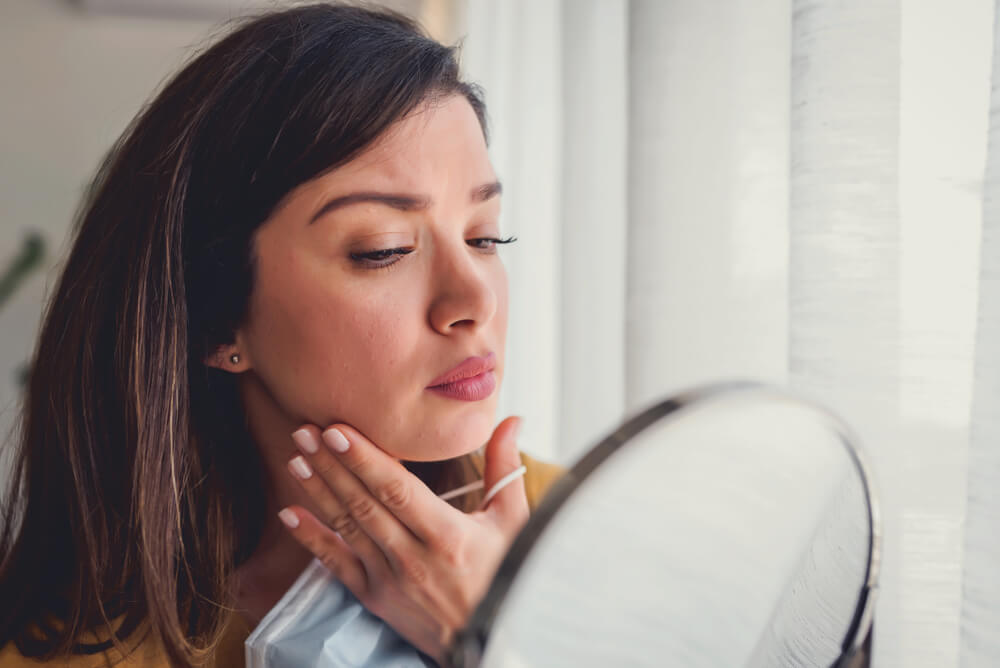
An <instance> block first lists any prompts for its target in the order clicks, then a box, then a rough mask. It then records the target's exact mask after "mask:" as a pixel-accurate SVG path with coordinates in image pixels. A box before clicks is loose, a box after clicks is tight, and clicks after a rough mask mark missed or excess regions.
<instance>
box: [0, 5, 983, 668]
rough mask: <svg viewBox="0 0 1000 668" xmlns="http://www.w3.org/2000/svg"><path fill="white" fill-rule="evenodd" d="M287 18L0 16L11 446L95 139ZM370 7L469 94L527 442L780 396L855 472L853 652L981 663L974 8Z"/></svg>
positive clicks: (214, 13)
mask: <svg viewBox="0 0 1000 668" xmlns="http://www.w3.org/2000/svg"><path fill="white" fill-rule="evenodd" d="M287 4H293V3H282V2H268V3H264V2H249V1H239V0H77V1H75V2H74V1H72V0H2V2H0V429H2V430H3V431H2V433H3V434H6V433H7V432H8V430H9V428H10V426H11V424H12V423H13V415H14V413H15V411H16V408H17V400H18V397H19V392H20V389H19V388H20V379H21V376H22V374H23V371H24V363H25V362H26V361H27V360H28V358H29V357H30V355H31V351H32V348H33V345H34V337H35V335H36V333H37V330H38V325H39V316H40V313H41V310H42V306H43V303H44V300H45V297H46V294H47V291H48V290H49V289H50V288H51V286H52V285H53V283H54V280H55V278H56V277H57V275H58V269H59V264H60V261H61V259H62V257H63V256H64V254H65V252H66V250H67V247H68V246H67V244H68V241H69V238H68V232H69V226H70V222H71V219H72V216H73V213H74V211H75V208H76V206H77V205H78V203H79V198H80V196H81V194H82V192H83V188H84V186H85V184H86V183H87V181H88V180H89V179H90V178H91V176H92V175H93V172H94V170H95V169H96V167H97V164H98V161H99V160H100V158H101V156H102V155H103V153H104V152H105V151H106V150H107V149H108V148H109V147H110V145H111V144H112V142H113V141H114V139H115V138H116V137H117V136H118V135H119V134H120V133H121V131H122V130H123V129H124V128H125V126H126V124H127V123H128V121H129V120H130V119H131V118H132V117H133V116H134V115H135V114H136V113H137V111H138V110H139V109H140V108H141V106H142V104H143V103H144V101H146V100H147V99H149V98H150V96H151V95H153V94H154V93H155V91H156V90H158V89H159V87H160V86H161V85H162V83H163V82H164V80H165V78H166V77H168V76H169V75H170V74H171V73H173V72H174V71H176V69H177V68H178V67H179V66H180V65H181V64H182V63H183V62H184V61H185V60H186V59H187V58H188V57H189V56H190V55H191V53H192V52H193V50H195V49H197V48H198V47H199V46H200V45H203V44H204V43H206V41H210V40H211V38H212V36H213V35H215V34H218V32H219V31H220V30H221V29H222V28H221V27H220V26H221V24H222V22H224V21H225V20H227V19H229V18H232V17H234V16H238V15H240V14H241V13H243V12H246V11H251V10H257V9H260V8H266V7H276V6H284V5H287ZM381 4H386V5H389V6H392V7H394V8H396V9H399V10H401V11H404V12H406V13H409V14H411V15H413V16H415V17H417V18H418V19H419V20H420V21H421V22H422V23H423V24H424V26H425V27H426V28H427V29H428V31H429V32H430V33H431V34H433V35H434V36H435V37H437V38H438V39H440V40H441V41H443V42H445V43H449V44H454V43H458V42H462V45H463V49H462V64H463V68H464V70H465V72H466V76H467V77H468V78H469V79H471V80H473V81H477V82H479V83H481V84H482V85H483V86H484V87H485V89H486V100H487V105H488V108H489V115H490V118H491V124H492V139H493V141H492V145H491V154H492V157H493V160H494V165H495V167H496V169H497V172H498V174H499V176H500V178H501V180H503V182H504V185H505V193H504V214H503V216H504V217H503V226H504V231H505V233H508V234H514V235H516V236H518V237H519V239H520V241H519V242H518V243H517V244H515V245H513V246H511V247H508V248H505V249H504V250H503V251H502V252H503V253H504V254H505V262H506V263H507V267H508V271H509V274H510V280H511V320H510V332H509V340H508V362H507V377H506V379H505V383H504V387H503V393H502V406H501V415H506V414H509V413H517V414H520V415H523V416H525V418H526V421H525V427H524V431H523V443H522V447H523V449H525V450H527V451H529V452H532V453H534V454H536V455H538V456H541V457H543V458H547V459H550V460H554V461H559V462H563V463H571V462H572V461H574V460H575V459H576V458H577V457H578V456H579V455H580V454H581V453H582V452H583V451H585V450H586V448H588V447H589V446H591V445H593V444H594V443H596V442H597V441H599V440H600V438H601V437H602V436H603V435H604V434H606V433H607V432H608V431H609V430H610V429H612V428H613V427H614V426H615V425H616V424H617V423H618V422H619V421H620V420H621V419H622V418H623V417H625V416H626V415H629V414H631V413H634V412H636V411H637V410H639V409H640V408H642V407H644V406H646V405H648V404H650V403H651V402H653V401H655V400H657V399H659V398H662V397H664V396H666V395H667V394H669V393H671V392H675V391H677V390H680V389H684V388H688V387H691V386H692V385H696V384H700V383H705V382H709V381H714V380H722V379H733V378H752V379H759V380H765V381H770V382H775V383H779V384H787V385H790V386H792V387H794V388H796V389H798V390H799V391H801V392H802V393H803V394H805V395H807V396H810V397H812V398H815V399H819V400H820V401H822V402H824V403H826V404H827V405H829V406H831V407H832V408H833V409H834V410H836V411H837V412H839V413H840V414H841V415H843V416H844V417H845V418H846V419H847V420H848V421H849V422H850V423H852V424H853V425H854V426H855V427H856V429H857V430H858V432H859V433H860V435H861V438H862V440H863V441H864V442H865V443H866V445H867V448H868V451H869V455H870V458H871V460H872V462H873V464H874V468H875V473H876V477H877V482H878V483H879V487H880V492H881V495H882V497H883V514H884V522H885V525H886V537H885V544H886V553H885V555H884V585H883V589H882V592H881V593H880V597H881V598H880V599H879V603H878V610H877V613H876V624H875V634H876V635H875V662H874V665H877V666H907V667H910V666H927V667H932V666H933V667H935V668H937V667H939V666H955V665H962V666H980V665H998V664H1000V632H998V630H1000V614H998V610H1000V569H998V568H997V564H1000V540H998V538H997V535H998V534H997V532H996V529H997V527H998V525H1000V494H998V490H1000V247H998V244H1000V241H998V227H1000V210H998V209H997V201H998V198H997V194H1000V171H998V169H997V168H998V167H1000V143H998V142H996V141H993V142H991V141H990V140H991V137H993V136H994V134H995V133H996V131H997V127H996V125H994V126H991V125H990V121H991V118H994V119H1000V113H998V111H1000V100H998V99H997V98H996V97H994V99H992V101H991V89H996V88H997V86H996V83H994V84H993V85H992V86H991V77H993V80H994V82H995V81H996V77H995V75H993V74H992V73H993V72H994V70H995V69H996V68H995V65H994V61H995V60H996V55H995V52H996V47H995V32H996V30H995V25H996V17H997V13H996V10H995V6H994V3H993V2H991V1H990V0H953V1H948V0H895V1H889V0H714V1H712V2H705V1H704V0H505V1H502V2H501V1H500V0H398V1H396V2H385V3H381ZM991 109H992V110H993V114H992V116H991ZM997 123H1000V120H994V124H997ZM776 428H780V425H776Z"/></svg>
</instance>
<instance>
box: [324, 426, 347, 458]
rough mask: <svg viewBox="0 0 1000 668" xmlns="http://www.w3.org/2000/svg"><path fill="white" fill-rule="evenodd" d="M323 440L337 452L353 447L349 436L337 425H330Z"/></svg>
mask: <svg viewBox="0 0 1000 668" xmlns="http://www.w3.org/2000/svg"><path fill="white" fill-rule="evenodd" d="M323 440H324V441H326V444H327V445H329V446H330V447H331V448H332V449H333V450H335V451H336V452H347V449H348V448H349V447H351V443H350V442H349V441H348V440H347V437H346V436H344V434H342V433H341V431H340V430H339V429H337V428H336V427H330V428H329V429H327V430H326V431H324V432H323Z"/></svg>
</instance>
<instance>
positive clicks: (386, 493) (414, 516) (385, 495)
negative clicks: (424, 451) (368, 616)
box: [323, 425, 456, 545]
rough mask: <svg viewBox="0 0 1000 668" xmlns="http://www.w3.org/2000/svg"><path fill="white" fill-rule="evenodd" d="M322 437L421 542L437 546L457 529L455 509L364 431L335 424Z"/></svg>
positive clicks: (379, 501) (386, 507) (372, 494)
mask: <svg viewBox="0 0 1000 668" xmlns="http://www.w3.org/2000/svg"><path fill="white" fill-rule="evenodd" d="M323 440H324V441H325V442H326V443H327V445H328V446H329V448H330V450H331V451H333V452H335V453H336V457H337V459H338V460H339V461H340V462H341V463H342V464H343V465H344V466H345V467H346V468H347V469H348V470H349V471H350V472H351V473H353V474H354V477H355V478H356V479H358V480H360V481H361V482H362V483H363V484H364V486H365V487H366V488H367V490H368V492H369V493H370V494H371V496H372V497H374V498H375V499H376V500H377V501H378V503H379V504H380V505H381V506H383V507H384V508H385V509H387V510H388V511H389V512H390V513H391V514H392V515H393V516H394V517H396V518H397V519H398V520H399V521H400V522H402V523H403V524H404V525H405V526H406V527H407V529H409V531H410V532H412V533H413V535H415V536H416V537H417V538H418V539H420V540H421V541H422V542H424V543H425V544H428V545H435V544H436V543H437V542H438V541H439V539H440V538H441V537H442V536H447V535H449V533H450V532H452V531H453V530H455V528H456V525H455V521H454V518H455V509H454V508H452V507H451V506H450V505H449V504H448V503H446V502H444V501H442V500H441V499H439V498H438V497H437V496H436V495H435V494H434V492H432V491H431V490H430V489H428V488H427V486H426V485H425V484H423V482H422V481H421V480H420V479H419V478H417V477H416V476H414V475H413V474H412V473H410V472H409V471H407V470H406V468H405V467H404V466H403V465H402V464H400V463H399V462H397V461H396V460H394V459H393V458H392V457H390V456H389V455H387V454H386V453H385V451H383V450H382V449H380V448H379V447H377V446H376V445H375V444H374V443H372V442H371V441H369V440H368V439H367V438H366V437H365V436H364V435H363V434H361V432H359V431H357V430H355V429H353V428H351V427H349V426H347V425H336V426H334V427H331V428H329V429H327V430H326V431H324V432H323ZM359 520H360V518H359ZM366 530H367V529H366Z"/></svg>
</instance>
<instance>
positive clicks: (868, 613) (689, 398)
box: [445, 381, 882, 668]
mask: <svg viewBox="0 0 1000 668" xmlns="http://www.w3.org/2000/svg"><path fill="white" fill-rule="evenodd" d="M741 394H742V395H757V396H771V397H774V398H777V399H783V400H787V401H794V402H797V403H799V404H801V405H803V406H806V407H809V408H812V409H813V410H815V411H817V413H819V414H820V415H821V416H823V417H825V418H826V419H827V420H828V421H830V423H831V424H832V426H833V428H834V430H835V431H836V432H837V434H838V435H839V437H840V441H841V443H842V444H843V446H844V448H845V449H846V450H847V453H848V455H849V456H850V458H851V461H852V462H853V464H854V467H855V470H856V471H857V472H858V475H859V476H860V477H861V481H862V487H863V489H864V492H865V501H866V503H867V507H868V521H869V528H870V531H869V542H868V557H869V558H868V565H867V573H866V575H865V579H864V582H863V584H862V586H861V590H860V591H859V594H858V605H857V606H856V607H855V612H854V617H853V619H852V620H851V624H850V625H849V627H848V630H847V633H846V634H845V637H844V640H843V642H842V643H841V655H840V657H838V659H837V660H836V661H835V662H834V663H833V664H832V666H833V668H839V667H840V666H846V665H867V664H868V657H867V656H865V657H861V656H858V652H859V650H861V651H863V652H865V653H867V652H869V651H870V644H871V642H870V641H871V638H870V632H871V628H872V624H873V615H874V609H875V599H876V594H877V591H878V580H879V571H880V568H881V560H882V525H881V516H880V513H879V504H878V497H877V494H876V492H875V488H874V483H873V479H872V476H871V469H870V467H869V465H868V461H867V459H866V458H865V455H864V454H863V452H862V450H861V447H860V440H859V438H858V436H857V434H855V432H854V431H853V430H852V429H851V428H850V426H848V425H847V423H846V422H844V421H843V420H842V419H841V418H839V417H838V416H837V415H836V414H834V413H833V412H832V411H831V410H829V409H828V408H826V407H825V406H822V405H821V404H819V403H817V402H814V401H811V400H809V399H807V398H803V397H801V396H799V395H797V394H795V393H793V392H792V391H790V390H786V389H782V388H779V387H775V386H771V385H767V384H764V383H759V382H756V381H730V382H723V383H715V384H711V385H704V386H700V387H696V388H693V389H690V390H687V391H683V392H679V393H677V394H675V395H674V396H672V397H669V398H667V399H665V400H663V401H660V402H659V403H657V404H654V405H652V406H650V407H648V408H646V409H644V410H642V411H640V412H638V413H637V414H635V415H633V416H632V417H630V418H628V419H627V420H625V422H624V423H623V424H622V425H621V426H620V427H619V428H618V429H616V430H615V431H614V432H613V433H612V434H610V435H609V436H607V437H606V438H604V439H603V440H602V441H600V442H599V443H598V444H597V445H596V446H594V447H593V448H591V449H590V450H589V451H588V452H587V453H586V454H585V455H584V456H583V457H582V458H581V459H580V460H579V461H578V462H577V463H576V464H574V465H573V467H572V468H570V469H569V470H568V471H567V472H566V473H565V474H564V475H563V476H562V478H560V479H559V480H558V481H557V482H556V483H555V484H554V485H553V486H552V488H551V489H550V490H549V492H548V494H546V495H545V497H544V498H543V499H542V501H541V503H540V504H539V505H538V507H537V508H536V509H535V512H534V513H533V514H532V517H531V519H530V520H529V522H528V524H526V525H525V527H524V529H523V530H522V531H521V532H520V533H519V534H518V535H517V537H516V538H515V539H514V542H513V544H512V545H511V548H510V550H509V551H508V553H507V555H506V557H504V559H503V561H502V562H501V564H500V567H499V568H498V569H497V573H496V575H495V576H494V579H493V583H492V584H491V585H490V588H489V590H488V591H487V594H486V596H485V598H484V599H483V600H482V602H481V603H480V604H479V606H478V607H477V608H476V611H475V612H474V613H473V616H472V618H471V619H470V620H469V624H468V625H467V626H466V628H465V629H463V630H461V631H460V632H459V633H457V634H456V636H455V639H454V641H453V642H452V645H451V647H450V648H449V652H448V655H447V656H446V657H445V660H446V663H445V665H446V666H450V667H451V668H473V667H475V666H478V665H480V663H481V661H482V658H483V653H484V652H485V649H486V642H487V640H488V636H489V630H490V628H491V627H492V625H493V623H494V621H495V620H496V617H497V615H498V614H499V611H500V608H501V606H502V605H503V602H504V600H505V599H506V596H507V593H508V592H509V591H510V586H511V584H512V583H513V581H514V578H515V577H516V575H517V572H518V570H519V569H520V567H521V565H522V564H523V563H524V561H525V559H526V558H527V556H528V553H529V552H530V550H531V548H532V546H533V545H534V544H535V542H536V541H537V539H538V537H539V536H540V535H541V534H542V533H543V531H544V530H545V528H546V527H547V526H548V525H549V523H550V522H551V521H552V518H553V517H554V516H555V515H556V513H557V512H558V511H559V509H560V508H561V507H562V505H563V504H564V503H565V502H566V500H567V499H569V497H570V496H571V495H572V493H573V491H574V490H576V488H578V487H579V486H580V485H581V484H583V482H584V481H585V480H586V479H587V478H588V477H589V476H590V475H591V474H592V473H593V472H594V470H595V469H596V468H597V467H598V466H599V465H600V464H601V463H602V462H603V461H604V460H606V459H607V458H608V457H610V456H611V455H613V454H614V453H615V452H617V451H618V450H619V449H621V447H622V446H624V445H625V444H627V443H628V442H629V441H631V440H632V439H633V438H634V437H635V436H637V435H638V434H640V433H641V432H642V431H643V430H645V429H646V428H647V427H649V426H650V425H652V424H653V423H655V422H657V421H659V420H660V419H662V418H668V419H671V420H673V419H676V418H677V417H678V416H679V415H680V414H681V413H682V412H684V410H685V409H689V408H691V407H692V406H694V405H695V404H699V405H702V404H704V403H705V402H706V401H712V400H717V399H723V398H731V397H733V396H735V395H741ZM866 641H867V642H866ZM862 658H863V663H862V664H857V662H856V659H862Z"/></svg>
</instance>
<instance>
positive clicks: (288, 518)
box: [278, 508, 299, 529]
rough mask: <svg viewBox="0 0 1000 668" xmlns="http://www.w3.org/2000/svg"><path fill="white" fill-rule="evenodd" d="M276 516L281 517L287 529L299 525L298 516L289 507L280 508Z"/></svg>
mask: <svg viewBox="0 0 1000 668" xmlns="http://www.w3.org/2000/svg"><path fill="white" fill-rule="evenodd" d="M278 517H280V518H281V521H282V522H284V523H285V526H286V527H288V528H289V529H295V528H297V527H298V526H299V516H298V515H296V514H295V511H294V510H292V509H291V508H285V509H284V510H282V511H281V512H280V513H278Z"/></svg>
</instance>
